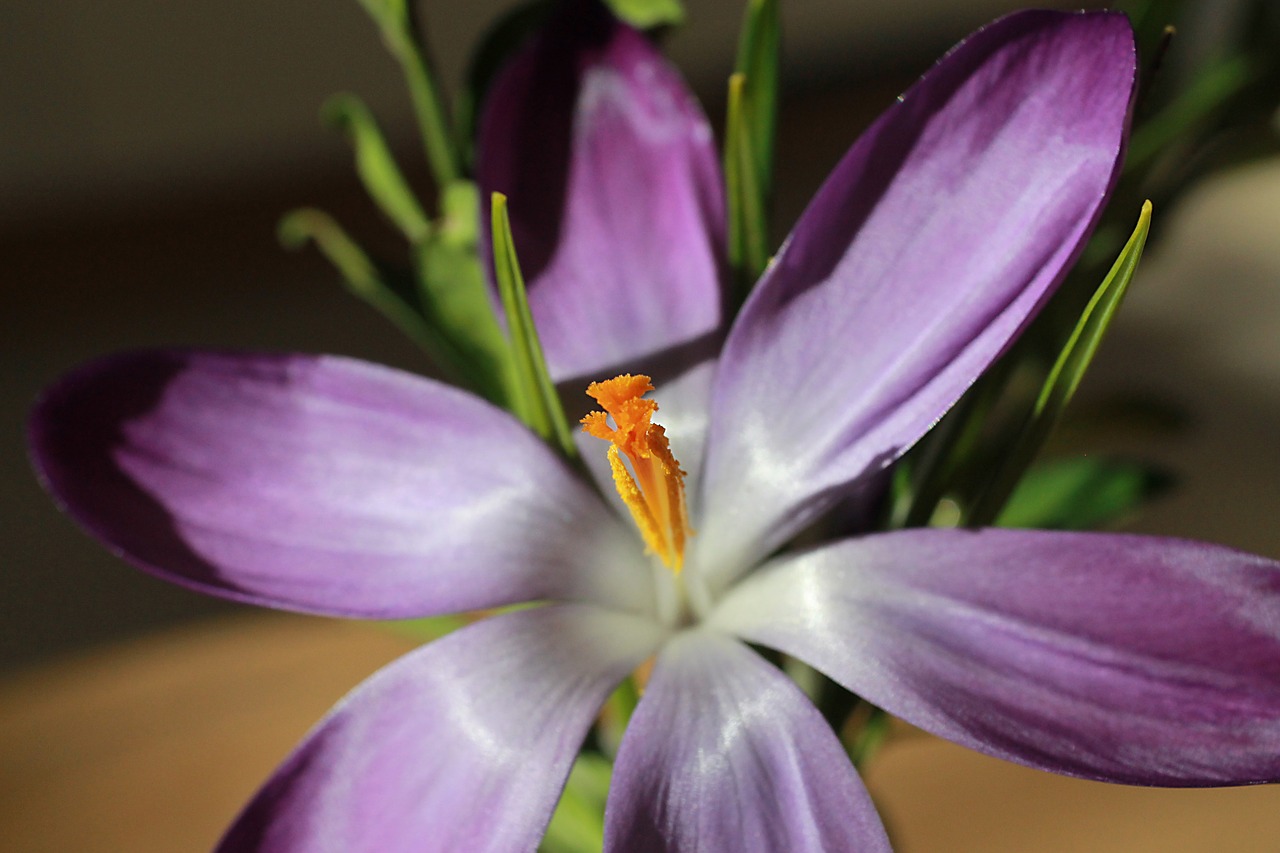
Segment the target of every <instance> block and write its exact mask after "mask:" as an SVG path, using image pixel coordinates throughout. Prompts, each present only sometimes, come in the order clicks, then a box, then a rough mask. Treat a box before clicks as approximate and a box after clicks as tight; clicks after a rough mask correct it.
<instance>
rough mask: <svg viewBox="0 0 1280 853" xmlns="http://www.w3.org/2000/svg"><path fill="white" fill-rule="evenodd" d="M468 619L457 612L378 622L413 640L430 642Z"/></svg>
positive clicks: (456, 628)
mask: <svg viewBox="0 0 1280 853" xmlns="http://www.w3.org/2000/svg"><path fill="white" fill-rule="evenodd" d="M468 621H469V620H468V618H467V617H466V616H464V615H463V614H461V613H457V614H453V615H450V616H425V617H423V618H421V619H394V620H391V621H388V622H380V623H379V624H380V625H383V626H384V627H386V628H388V629H389V630H391V631H394V632H395V633H397V634H404V635H405V636H407V637H410V638H412V639H414V640H421V641H422V642H424V643H430V642H433V641H435V640H438V639H440V638H441V637H443V636H444V635H446V634H451V633H453V632H454V631H456V630H458V629H459V628H461V627H463V626H464V625H466V624H467V622H468Z"/></svg>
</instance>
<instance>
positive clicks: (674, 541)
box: [582, 373, 693, 574]
mask: <svg viewBox="0 0 1280 853" xmlns="http://www.w3.org/2000/svg"><path fill="white" fill-rule="evenodd" d="M652 390H653V383H652V381H651V380H650V379H649V377H648V376H638V375H637V376H632V375H631V374H630V373H624V374H623V375H622V376H615V377H614V378H613V379H608V380H606V381H604V382H592V383H591V385H589V386H588V387H587V394H589V395H590V396H591V397H592V398H593V399H595V401H596V402H597V403H599V404H600V406H601V407H602V408H603V409H604V411H603V412H592V413H591V414H589V415H587V416H586V417H585V418H583V419H582V429H583V431H585V432H586V433H587V434H588V435H593V436H595V437H596V438H601V439H604V440H605V441H608V442H610V443H611V444H610V447H609V467H610V469H611V470H612V471H613V483H614V486H616V487H617V489H618V494H619V495H621V496H622V501H623V503H625V504H626V505H627V509H629V510H631V517H632V518H634V519H635V522H636V527H638V528H640V535H641V537H643V539H644V543H645V546H646V547H647V549H648V550H649V551H650V552H651V553H654V554H657V555H658V559H660V560H662V562H663V563H664V564H665V565H666V566H667V568H669V569H671V570H672V571H673V572H675V573H676V574H679V573H680V570H681V569H682V568H683V567H684V543H685V540H686V539H687V538H688V537H689V535H690V534H692V532H693V531H692V530H690V529H689V518H688V515H687V513H686V510H685V502H684V476H685V472H684V471H682V470H681V469H680V463H678V462H676V458H675V456H673V455H672V453H671V447H670V445H669V443H668V442H667V434H666V430H664V429H663V428H662V427H661V426H659V425H658V424H655V423H652V422H651V420H650V419H651V418H652V417H653V413H654V412H656V411H657V410H658V404H657V403H655V402H653V401H652V400H645V399H643V396H642V395H644V394H647V393H648V392H650V391H652ZM606 413H607V414H606ZM609 418H612V419H613V426H609V420H608V419H609ZM622 454H625V455H626V457H627V459H628V460H629V461H630V462H631V470H627V466H626V465H625V464H624V463H623V461H622ZM632 472H634V475H633V473H632Z"/></svg>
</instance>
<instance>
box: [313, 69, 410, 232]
mask: <svg viewBox="0 0 1280 853" xmlns="http://www.w3.org/2000/svg"><path fill="white" fill-rule="evenodd" d="M321 115H322V116H323V117H324V120H325V122H327V123H328V124H330V125H332V126H333V127H336V128H338V129H339V130H342V131H343V132H345V133H346V134H347V136H348V137H349V138H350V140H351V145H352V147H353V148H354V149H355V154H356V172H357V173H358V174H359V175H360V180H361V182H362V183H363V184H364V187H365V189H366V190H368V192H369V195H370V196H371V197H372V198H373V200H374V201H375V202H376V203H377V205H378V207H379V208H381V209H382V212H383V213H384V214H386V216H387V218H388V219H390V220H391V221H392V222H393V223H394V224H395V225H396V227H397V228H399V229H400V230H401V231H402V232H404V235H405V237H406V238H407V239H408V240H409V242H410V243H417V242H419V241H421V240H423V239H424V238H425V237H426V236H427V232H428V230H429V229H430V225H429V224H428V222H427V215H426V214H425V213H423V211H422V205H420V204H419V203H418V199H417V198H416V197H415V196H414V194H413V191H412V190H410V189H409V185H408V183H407V182H406V181H405V179H404V174H403V173H402V172H401V171H400V167H399V166H398V165H396V161H395V158H394V157H393V156H392V154H391V149H390V148H388V147H387V142H386V139H385V138H384V137H383V135H382V131H381V130H380V129H379V128H378V123H377V121H375V120H374V117H373V114H372V113H371V112H370V111H369V108H368V107H366V106H365V105H364V102H362V101H361V100H360V99H359V98H357V97H356V96H355V95H347V94H343V95H335V96H333V97H332V98H330V99H329V100H328V102H326V103H325V105H324V107H323V108H322V110H321Z"/></svg>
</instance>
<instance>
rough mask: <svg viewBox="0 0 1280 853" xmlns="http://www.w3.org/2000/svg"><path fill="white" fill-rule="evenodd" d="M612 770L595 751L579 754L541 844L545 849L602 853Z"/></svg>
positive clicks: (548, 851) (550, 852)
mask: <svg viewBox="0 0 1280 853" xmlns="http://www.w3.org/2000/svg"><path fill="white" fill-rule="evenodd" d="M612 774H613V765H611V764H610V763H609V761H608V759H606V758H604V757H603V756H601V755H598V754H596V753H593V752H584V753H582V754H581V755H579V756H578V760H577V761H575V762H574V765H573V770H571V771H570V772H569V781H568V782H567V783H566V784H565V788H564V793H563V794H561V796H560V802H559V804H557V805H556V810H555V812H554V813H553V814H552V815H551V823H550V825H549V826H547V834H546V836H545V837H544V838H543V840H542V844H541V845H540V846H539V848H538V849H539V850H541V851H542V853H600V850H601V848H602V847H603V846H604V806H605V802H606V801H607V800H608V797H609V779H610V776H611V775H612Z"/></svg>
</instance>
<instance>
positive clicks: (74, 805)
mask: <svg viewBox="0 0 1280 853" xmlns="http://www.w3.org/2000/svg"><path fill="white" fill-rule="evenodd" d="M407 647H408V646H407V644H406V643H405V641H404V640H403V639H401V638H399V637H396V636H395V635H393V634H390V633H388V632H385V631H382V630H378V629H374V628H372V627H369V626H364V625H355V624H351V623H343V622H333V621H327V620H319V619H306V618H302V617H290V616H281V615H276V614H269V615H267V614H264V615H255V616H241V617H239V618H233V619H222V620H217V621H211V622H207V623H205V624H202V625H196V626H192V627H189V628H185V629H182V630H178V631H171V632H168V633H163V634H157V635H156V636H154V637H152V638H150V639H147V640H144V641H139V642H134V643H130V644H123V645H120V646H116V647H114V648H109V649H106V650H103V651H102V652H99V653H95V654H93V655H90V656H88V657H84V658H82V659H79V660H76V661H72V662H68V663H64V664H61V665H58V666H53V667H48V668H45V669H43V670H40V671H37V672H34V673H31V674H28V675H25V676H22V677H19V678H16V679H11V680H10V681H9V682H8V683H5V684H3V685H0V850H4V851H6V852H7V851H12V853H66V851H80V852H82V853H94V851H130V853H153V851H154V853H162V851H164V853H168V852H169V851H183V850H206V849H209V848H210V847H211V846H212V845H213V843H214V842H215V841H216V839H217V837H218V835H219V833H220V831H221V829H222V828H223V826H224V825H225V824H226V823H227V822H228V821H229V820H230V819H231V818H232V817H233V816H234V815H235V813H236V811H237V810H238V808H239V806H240V805H241V804H242V802H243V801H244V800H245V798H247V797H248V796H249V795H250V794H251V793H252V792H253V791H254V790H255V789H256V787H257V785H258V784H259V783H260V782H261V781H262V780H263V779H264V778H265V777H266V775H267V774H268V773H269V772H270V770H271V768H272V767H273V766H274V765H275V764H276V762H277V761H279V760H280V759H281V758H282V757H283V756H284V755H285V754H286V753H287V751H288V750H289V749H290V747H291V746H292V745H293V744H294V742H295V741H296V740H297V739H298V738H299V737H300V736H301V735H302V734H303V733H304V732H305V731H306V730H307V729H308V728H309V727H310V726H311V724H312V723H314V722H315V720H316V719H317V718H318V717H319V716H320V715H321V714H322V713H323V712H324V711H325V709H326V708H328V707H329V705H330V704H332V703H333V702H334V701H335V700H336V699H337V698H338V697H339V696H341V695H342V694H343V693H344V692H346V690H347V689H349V688H350V687H351V686H353V685H354V684H356V683H357V682H358V681H359V680H360V679H361V678H363V677H364V676H365V675H366V674H368V673H370V672H372V671H373V670H375V669H376V668H377V667H379V666H380V665H382V664H383V663H385V662H387V661H388V660H390V659H392V658H393V657H395V656H396V655H398V654H400V653H401V652H402V651H404V650H405V649H406V648H407ZM869 784H870V787H871V789H872V791H873V793H874V794H875V795H876V797H877V798H878V800H879V801H880V803H881V806H882V809H883V811H884V814H885V815H886V818H887V820H888V821H889V822H890V826H891V831H893V832H894V834H895V836H896V838H897V840H898V842H899V848H898V849H899V853H966V851H973V853H977V851H985V852H986V853H999V851H1010V853H1012V852H1013V851H1038V852H1039V853H1054V851H1063V853H1067V851H1072V853H1075V851H1092V853H1111V852H1112V851H1114V853H1143V851H1152V853H1155V852H1156V851H1159V853H1219V851H1237V852H1238V853H1254V851H1257V853H1263V851H1274V850H1277V849H1280V842H1278V840H1280V788H1278V787H1272V786H1268V787H1261V788H1249V789H1233V790H1217V791H1161V790H1152V789H1138V788H1125V787H1118V786H1110V785H1102V784H1098V783H1091V782H1081V781H1079V780H1072V779H1062V778H1058V777H1054V776H1050V775H1048V774H1046V773H1040V772H1037V771H1033V770H1026V769H1024V768H1020V767H1015V766H1013V765H1010V764H1006V763H1005V762H1001V761H997V760H994V759H989V758H985V757H983V756H979V755H977V754H975V753H972V752H969V751H967V750H964V749H961V748H959V747H953V746H951V745H949V744H945V743H942V742H939V741H937V740H935V739H933V738H931V737H928V736H926V735H923V734H919V733H911V734H908V735H906V736H904V737H903V738H902V739H900V740H898V741H895V742H891V743H890V744H889V745H888V746H886V747H885V749H884V751H883V753H882V754H881V756H880V757H879V759H878V760H877V762H876V763H875V764H874V765H873V767H872V772H871V774H870V776H869Z"/></svg>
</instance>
